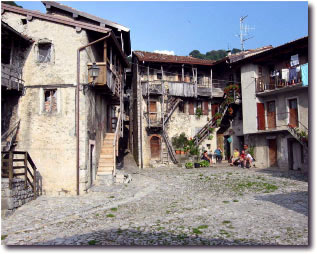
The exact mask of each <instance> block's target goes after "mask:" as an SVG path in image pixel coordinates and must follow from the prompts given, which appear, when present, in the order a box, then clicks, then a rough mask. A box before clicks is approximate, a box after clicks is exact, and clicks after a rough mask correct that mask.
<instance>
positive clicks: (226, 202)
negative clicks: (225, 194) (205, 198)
mask: <svg viewBox="0 0 317 254" xmlns="http://www.w3.org/2000/svg"><path fill="white" fill-rule="evenodd" d="M222 203H224V204H229V203H230V202H229V201H227V200H225V201H222Z"/></svg>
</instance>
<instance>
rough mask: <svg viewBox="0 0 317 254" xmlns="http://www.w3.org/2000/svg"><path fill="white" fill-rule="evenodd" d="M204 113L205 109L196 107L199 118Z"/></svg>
mask: <svg viewBox="0 0 317 254" xmlns="http://www.w3.org/2000/svg"><path fill="white" fill-rule="evenodd" d="M202 114H203V110H202V109H201V108H197V109H196V114H195V115H196V117H197V118H198V119H199V118H200V117H201V116H202Z"/></svg>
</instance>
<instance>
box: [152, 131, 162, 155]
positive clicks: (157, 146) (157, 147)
mask: <svg viewBox="0 0 317 254" xmlns="http://www.w3.org/2000/svg"><path fill="white" fill-rule="evenodd" d="M150 146H151V158H160V154H161V142H160V138H159V137H156V136H153V137H152V138H151V140H150Z"/></svg>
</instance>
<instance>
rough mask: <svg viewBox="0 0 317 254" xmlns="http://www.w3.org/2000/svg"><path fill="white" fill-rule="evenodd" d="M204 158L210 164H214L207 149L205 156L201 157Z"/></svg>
mask: <svg viewBox="0 0 317 254" xmlns="http://www.w3.org/2000/svg"><path fill="white" fill-rule="evenodd" d="M201 159H202V160H205V161H208V162H209V164H212V160H211V158H210V157H209V156H208V154H207V151H206V150H205V151H204V153H203V156H202V157H201Z"/></svg>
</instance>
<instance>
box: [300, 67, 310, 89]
mask: <svg viewBox="0 0 317 254" xmlns="http://www.w3.org/2000/svg"><path fill="white" fill-rule="evenodd" d="M301 74H302V82H303V86H308V63H307V64H302V65H301Z"/></svg>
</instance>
